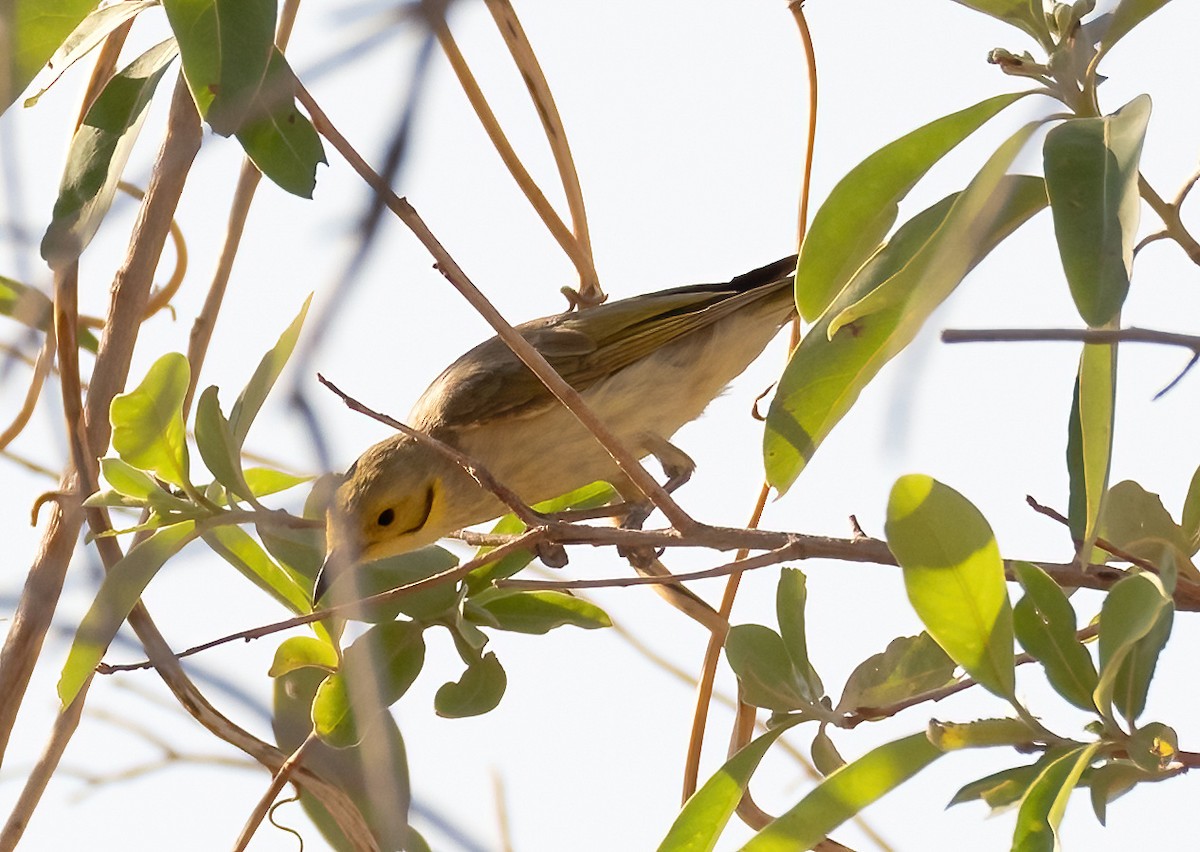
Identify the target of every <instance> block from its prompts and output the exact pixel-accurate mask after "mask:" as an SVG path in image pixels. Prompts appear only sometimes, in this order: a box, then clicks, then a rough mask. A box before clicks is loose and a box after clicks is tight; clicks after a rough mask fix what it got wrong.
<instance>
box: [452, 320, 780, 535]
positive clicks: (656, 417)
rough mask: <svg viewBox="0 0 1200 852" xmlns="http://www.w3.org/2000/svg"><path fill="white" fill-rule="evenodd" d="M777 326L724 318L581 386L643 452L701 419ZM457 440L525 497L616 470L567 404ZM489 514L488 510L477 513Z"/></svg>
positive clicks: (591, 403) (540, 496)
mask: <svg viewBox="0 0 1200 852" xmlns="http://www.w3.org/2000/svg"><path fill="white" fill-rule="evenodd" d="M777 330H778V325H774V326H772V325H771V324H769V323H764V322H761V321H760V322H758V323H756V324H747V323H739V322H732V323H725V324H720V325H718V326H716V327H715V328H710V329H707V330H705V331H702V332H699V333H698V335H704V336H705V337H706V339H704V340H699V339H697V337H698V335H691V336H689V338H688V339H686V340H684V341H680V342H679V343H676V344H672V345H669V346H667V347H664V348H663V349H660V350H659V351H658V352H657V353H656V356H655V357H654V358H653V359H652V362H651V363H648V362H647V361H646V360H643V361H639V362H637V363H634V364H632V365H630V366H629V367H626V368H625V369H624V370H621V371H620V372H618V373H616V374H615V375H613V376H611V377H609V378H607V379H604V380H602V381H599V382H597V383H595V384H594V385H592V386H591V387H589V388H587V389H586V390H585V391H583V393H582V396H583V399H584V401H585V402H586V403H587V404H588V407H589V408H590V409H591V410H592V411H593V412H594V413H595V414H596V415H597V416H598V417H599V418H600V420H601V421H603V423H604V425H605V426H606V427H608V429H609V430H610V431H611V432H613V433H614V434H615V435H616V436H617V437H618V438H619V439H620V440H621V441H622V443H624V444H625V446H626V447H627V448H628V449H629V450H630V451H631V452H633V453H634V455H635V456H637V457H638V458H642V457H645V456H646V455H648V453H649V449H648V448H647V446H646V437H647V436H653V437H656V438H663V439H669V438H670V437H671V436H672V435H674V434H675V432H676V431H678V430H679V428H680V427H681V426H683V425H684V424H685V423H689V422H691V421H692V420H695V419H696V418H697V417H699V416H700V415H701V413H703V411H704V409H705V407H706V406H707V405H708V403H709V402H711V401H712V400H713V399H714V398H715V397H716V396H717V395H718V394H719V393H720V392H721V390H722V389H723V388H724V387H725V386H726V385H727V384H729V382H730V381H732V380H733V379H734V378H736V377H737V376H738V375H739V374H740V373H741V372H742V371H743V370H745V369H746V367H747V366H748V365H749V364H750V362H751V361H753V360H754V359H755V358H756V357H757V356H758V354H759V353H760V352H762V350H763V348H764V347H765V346H766V344H767V343H768V342H769V341H770V339H771V337H773V336H774V334H775V332H776V331H777ZM457 443H458V444H459V446H460V447H461V449H462V450H463V452H465V453H467V454H468V455H470V456H471V457H473V458H475V459H478V460H479V461H480V462H481V463H482V464H483V465H484V466H486V467H487V468H488V470H489V471H491V472H492V474H493V475H494V476H495V477H496V478H497V479H498V480H500V481H501V482H502V483H504V484H505V485H507V486H508V487H510V488H512V489H513V490H514V491H515V492H516V493H517V494H518V495H519V496H520V497H521V498H522V499H524V500H525V501H526V502H527V503H535V502H539V501H541V500H547V499H550V498H552V497H557V496H558V495H560V494H564V493H566V492H568V491H571V490H573V489H575V488H579V487H581V486H583V485H587V484H588V483H590V482H594V481H596V480H598V479H610V480H611V479H613V478H614V477H615V476H617V468H616V465H615V463H614V462H613V461H612V459H611V458H610V457H609V455H608V453H607V452H606V451H605V450H604V448H603V447H601V446H600V444H599V442H597V441H596V439H595V438H594V437H593V436H592V434H591V433H590V432H588V431H587V430H586V429H585V428H584V427H583V426H582V425H581V424H580V423H579V421H578V420H576V419H575V417H574V415H572V414H571V413H570V412H569V411H567V409H566V408H565V407H563V406H561V405H557V404H556V405H554V406H548V407H546V408H545V409H543V410H542V411H541V412H539V413H538V414H535V415H532V416H524V417H511V418H506V419H504V420H503V421H492V422H490V423H488V424H487V425H486V426H485V427H483V428H477V429H468V430H465V431H463V432H461V433H459V436H458V441H457ZM479 520H485V518H479Z"/></svg>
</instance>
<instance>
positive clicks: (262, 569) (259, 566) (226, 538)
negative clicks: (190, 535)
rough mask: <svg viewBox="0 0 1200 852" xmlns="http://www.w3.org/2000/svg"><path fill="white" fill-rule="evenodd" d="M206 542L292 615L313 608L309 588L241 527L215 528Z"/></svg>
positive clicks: (205, 536) (205, 537) (207, 535)
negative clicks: (281, 565) (298, 580)
mask: <svg viewBox="0 0 1200 852" xmlns="http://www.w3.org/2000/svg"><path fill="white" fill-rule="evenodd" d="M204 541H205V543H207V544H208V546H209V547H211V548H212V549H213V550H214V551H215V552H216V553H217V554H218V555H219V556H220V557H221V558H222V559H224V560H225V561H226V562H228V563H229V564H230V565H232V566H233V567H234V568H236V569H238V571H240V572H241V574H242V576H244V577H245V578H246V579H247V580H249V581H250V582H252V583H253V584H254V585H256V586H258V587H259V588H260V589H263V590H264V591H266V592H268V593H269V594H270V595H271V596H272V597H273V598H275V600H277V601H279V602H280V603H281V604H283V605H284V606H285V607H287V608H288V609H290V610H291V611H292V612H294V613H302V612H309V611H310V609H311V608H312V602H311V600H310V598H309V591H308V589H306V588H304V587H303V586H301V585H300V584H299V583H298V582H296V578H295V577H293V576H292V575H291V574H289V573H288V572H287V571H285V570H284V569H283V568H281V567H280V566H279V565H277V564H276V563H275V561H274V560H273V559H271V557H270V556H268V555H267V552H266V551H265V550H263V548H262V545H260V544H259V543H258V542H257V541H255V540H254V539H253V538H252V537H251V536H250V534H249V533H247V532H246V531H245V530H243V529H242V528H241V527H237V526H232V525H225V526H218V527H214V528H213V529H211V530H209V531H208V532H206V533H205V534H204Z"/></svg>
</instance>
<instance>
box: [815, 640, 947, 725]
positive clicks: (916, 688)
mask: <svg viewBox="0 0 1200 852" xmlns="http://www.w3.org/2000/svg"><path fill="white" fill-rule="evenodd" d="M954 668H955V664H954V660H952V659H950V658H949V657H948V656H946V652H945V651H943V650H942V648H941V646H940V645H938V644H937V643H936V642H934V641H933V638H932V637H931V636H930V635H929V634H928V633H921V634H919V635H917V636H898V637H896V638H895V639H893V640H892V641H891V642H889V643H888V646H887V650H886V651H884V652H883V653H882V654H873V655H871V656H870V657H868V658H867V659H865V660H863V661H862V662H861V663H859V664H858V666H856V667H855V669H854V671H853V672H851V673H850V677H848V678H847V679H846V686H845V688H844V689H843V690H842V699H841V700H840V701H839V702H838V705H837V710H838V712H839V713H849V712H851V711H857V712H860V713H862V712H867V711H869V710H870V709H872V708H883V707H887V706H888V705H889V704H895V703H896V702H898V701H904V700H906V699H908V698H912V697H914V696H917V695H921V694H922V693H925V692H930V691H932V690H935V689H940V688H941V687H943V686H947V685H948V684H951V683H953V682H954Z"/></svg>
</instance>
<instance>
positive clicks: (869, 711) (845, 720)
mask: <svg viewBox="0 0 1200 852" xmlns="http://www.w3.org/2000/svg"><path fill="white" fill-rule="evenodd" d="M1099 633H1100V627H1099V625H1097V624H1091V625H1088V626H1087V627H1084V628H1083V629H1081V630H1077V631H1076V632H1075V638H1076V639H1078V640H1079V641H1080V642H1085V641H1087V640H1088V639H1093V638H1095V637H1096V636H1098V635H1099ZM1034 662H1037V660H1036V658H1034V657H1032V656H1030V655H1029V654H1018V655H1017V656H1016V658H1015V659H1014V660H1013V664H1014V665H1018V666H1024V665H1027V664H1029V663H1034ZM977 684H978V681H976V680H974V679H973V678H970V677H964V678H962V679H961V680H957V681H955V682H954V683H951V684H947V685H946V686H943V687H941V688H939V689H934V690H930V691H929V692H923V693H921V694H919V695H913V696H910V697H909V698H905V699H904V700H903V701H897V702H895V703H894V704H887V705H884V706H883V707H856V708H854V712H852V713H847V714H846V715H845V716H843V717H842V719H841V721H839V722H838V723H837V725H838V727H840V728H847V729H849V728H856V727H858V726H859V725H861V724H862V723H863V722H873V721H875V720H877V719H886V718H888V717H891V716H895V715H896V714H897V713H899V712H900V711H901V710H907V709H908V708H909V707H915V706H916V705H918V704H924V703H926V702H928V701H941V700H942V699H943V698H949V697H950V696H951V695H955V694H957V693H959V692H962V691H963V690H964V689H970V688H971V687H972V686H976V685H977Z"/></svg>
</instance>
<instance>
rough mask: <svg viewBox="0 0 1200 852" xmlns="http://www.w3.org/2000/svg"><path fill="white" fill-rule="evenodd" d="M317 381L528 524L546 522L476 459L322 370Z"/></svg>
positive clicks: (537, 524) (360, 412) (535, 525)
mask: <svg viewBox="0 0 1200 852" xmlns="http://www.w3.org/2000/svg"><path fill="white" fill-rule="evenodd" d="M317 381H319V382H320V383H321V384H323V385H324V386H325V387H327V388H329V389H330V390H331V391H333V392H334V393H335V394H337V395H338V397H340V398H341V400H342V402H344V403H345V404H346V407H347V408H349V409H350V410H351V411H357V412H358V413H359V414H365V415H367V416H368V417H370V418H371V419H372V420H377V421H379V422H380V423H382V424H383V425H385V426H390V427H391V428H393V429H395V430H396V431H397V432H400V433H401V434H403V435H407V436H408V437H410V438H412V439H413V440H414V441H417V442H418V443H420V444H423V445H424V446H426V447H429V448H430V449H431V450H433V451H434V452H436V453H438V454H439V455H441V456H442V457H443V458H446V459H448V460H449V461H451V462H453V463H454V464H456V465H458V466H459V467H460V468H462V469H463V471H464V472H465V473H466V474H467V476H469V477H471V478H472V479H474V480H475V481H476V482H477V483H478V484H479V487H480V488H482V489H484V490H485V491H489V492H491V493H492V494H493V495H494V496H495V497H496V498H497V499H498V500H500V502H502V503H503V504H504V505H505V506H507V507H508V508H509V509H511V510H512V511H513V514H515V515H516V516H517V517H518V518H520V519H521V521H522V522H523V523H524V524H525V525H526V526H529V527H537V526H541V525H542V524H544V523H545V522H546V518H545V517H543V516H542V515H541V514H539V513H538V512H535V511H534V510H533V509H531V508H530V507H529V506H528V505H527V504H526V503H524V502H523V501H522V500H521V498H520V497H519V496H517V494H516V492H514V491H513V490H512V489H510V488H509V487H508V486H506V485H504V484H503V483H501V482H500V481H499V480H498V479H496V477H494V476H492V474H491V472H490V471H489V470H488V469H487V468H485V467H484V466H483V465H481V464H480V463H479V462H477V461H475V460H474V459H472V458H471V457H470V456H468V455H466V454H465V453H461V452H459V451H458V450H456V449H455V448H454V447H452V446H450V445H449V444H447V443H445V442H444V441H439V440H438V439H437V438H434V437H433V436H432V435H427V434H425V433H424V432H422V431H421V430H420V429H414V428H412V427H411V426H409V425H407V424H405V423H401V422H400V421H399V420H397V419H396V418H394V417H389V416H388V415H386V414H384V413H382V412H379V411H375V410H374V409H371V408H368V407H367V406H366V405H364V404H363V403H361V402H359V401H358V400H357V399H355V398H354V397H352V396H350V394H348V393H346V392H345V391H343V390H342V389H341V388H339V387H338V386H337V385H335V384H334V383H333V382H331V381H329V379H327V378H325V377H324V376H322V375H321V374H320V373H317Z"/></svg>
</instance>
